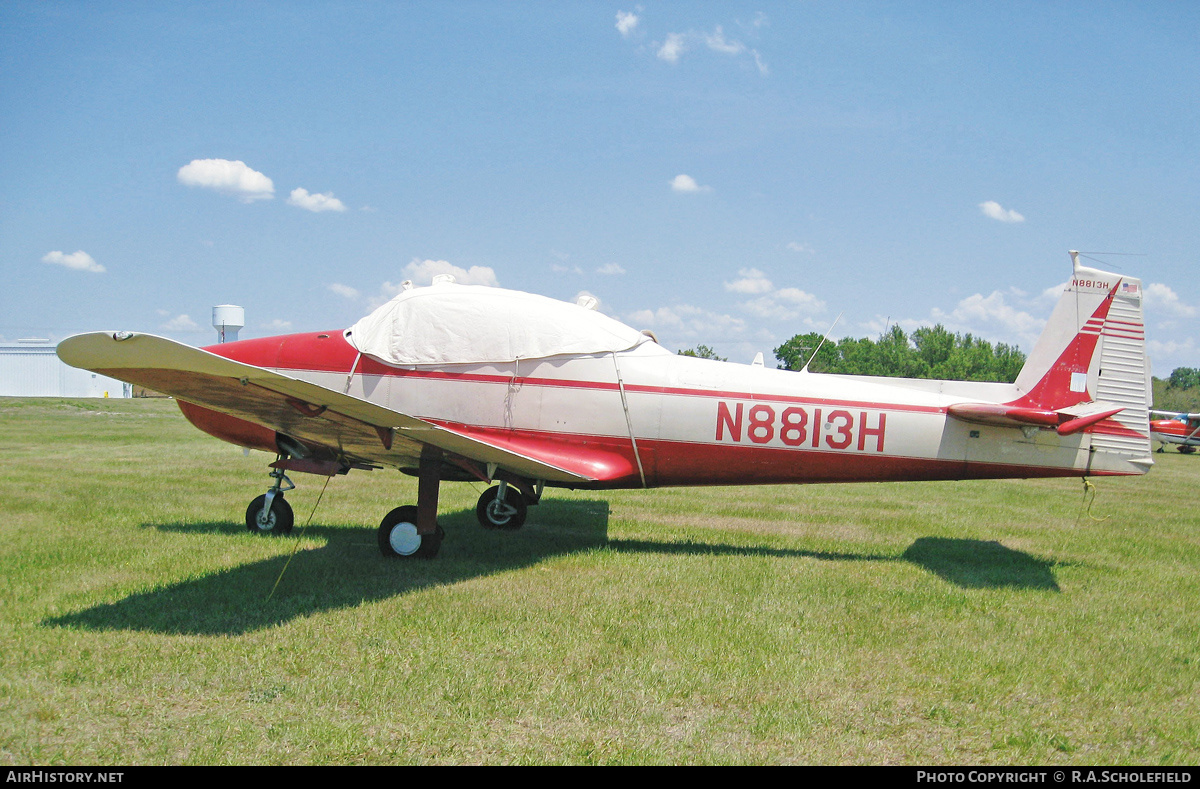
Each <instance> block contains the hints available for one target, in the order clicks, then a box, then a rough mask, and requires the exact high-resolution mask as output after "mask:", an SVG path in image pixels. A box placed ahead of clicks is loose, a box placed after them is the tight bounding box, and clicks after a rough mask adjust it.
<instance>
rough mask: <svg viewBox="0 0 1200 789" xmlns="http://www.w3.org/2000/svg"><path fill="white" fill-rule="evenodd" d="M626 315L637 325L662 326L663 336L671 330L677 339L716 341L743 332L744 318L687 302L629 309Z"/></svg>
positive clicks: (655, 328)
mask: <svg viewBox="0 0 1200 789" xmlns="http://www.w3.org/2000/svg"><path fill="white" fill-rule="evenodd" d="M627 318H628V322H629V323H630V324H631V325H633V326H635V327H637V328H643V327H644V328H648V329H654V330H656V331H658V330H661V331H662V332H663V333H664V336H665V333H667V332H670V333H671V334H672V335H674V336H676V337H677V338H680V340H694V339H696V338H701V339H703V338H709V339H710V341H712V342H715V341H716V340H717V339H724V338H727V337H729V336H736V337H741V336H744V335H745V332H746V321H744V320H742V319H741V318H735V317H733V316H732V315H723V314H720V313H716V312H710V311H709V310H706V309H703V308H702V307H694V306H692V305H690V304H676V305H674V306H671V307H659V308H658V309H656V310H638V311H636V312H632V313H630V314H629V315H628V316H627ZM660 339H662V338H661V337H660Z"/></svg>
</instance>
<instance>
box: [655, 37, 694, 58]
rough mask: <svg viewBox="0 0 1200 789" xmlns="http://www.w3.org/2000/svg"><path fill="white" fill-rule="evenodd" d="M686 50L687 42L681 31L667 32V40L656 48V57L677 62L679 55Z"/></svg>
mask: <svg viewBox="0 0 1200 789" xmlns="http://www.w3.org/2000/svg"><path fill="white" fill-rule="evenodd" d="M685 51H687V42H686V41H685V36H684V35H683V34H682V33H668V34H667V40H666V41H664V42H663V45H662V46H661V47H659V48H658V59H659V60H665V61H667V62H668V63H678V62H679V56H680V55H682V54H683V53H684V52H685Z"/></svg>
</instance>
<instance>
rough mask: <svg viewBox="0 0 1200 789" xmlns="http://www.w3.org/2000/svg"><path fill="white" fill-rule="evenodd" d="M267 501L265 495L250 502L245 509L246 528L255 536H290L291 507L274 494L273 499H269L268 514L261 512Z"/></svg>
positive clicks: (292, 520)
mask: <svg viewBox="0 0 1200 789" xmlns="http://www.w3.org/2000/svg"><path fill="white" fill-rule="evenodd" d="M266 501H267V495H266V494H265V493H264V494H263V495H261V496H259V497H258V498H256V499H255V500H254V501H252V502H250V506H249V507H247V508H246V528H247V529H249V530H250V531H252V532H254V533H256V534H280V535H282V534H291V533H292V523H293V522H294V520H295V519H294V518H293V516H292V505H291V504H288V503H287V502H286V501H284V498H283V496H280V495H278V494H276V496H275V498H273V499H271V509H270V511H268V512H263V504H265V503H266Z"/></svg>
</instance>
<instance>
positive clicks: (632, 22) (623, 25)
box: [617, 11, 638, 38]
mask: <svg viewBox="0 0 1200 789" xmlns="http://www.w3.org/2000/svg"><path fill="white" fill-rule="evenodd" d="M637 26H638V15H637V14H635V13H633V12H631V11H618V12H617V30H619V31H620V32H621V35H622V36H624V37H625V38H629V37H630V36H631V35H633V32H634V30H636V29H637Z"/></svg>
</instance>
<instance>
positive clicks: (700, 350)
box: [679, 345, 729, 362]
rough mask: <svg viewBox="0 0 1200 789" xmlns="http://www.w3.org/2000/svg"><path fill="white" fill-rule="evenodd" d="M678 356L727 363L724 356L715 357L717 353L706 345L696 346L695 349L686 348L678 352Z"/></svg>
mask: <svg viewBox="0 0 1200 789" xmlns="http://www.w3.org/2000/svg"><path fill="white" fill-rule="evenodd" d="M679 355H680V356H695V357H696V358H697V359H715V360H717V361H718V362H727V361H729V360H728V359H726V358H725V357H724V356H717V352H716V351H714V350H713V349H712V348H709V347H708V346H707V345H697V346H696V347H695V348H688V349H686V350H682V351H679Z"/></svg>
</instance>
